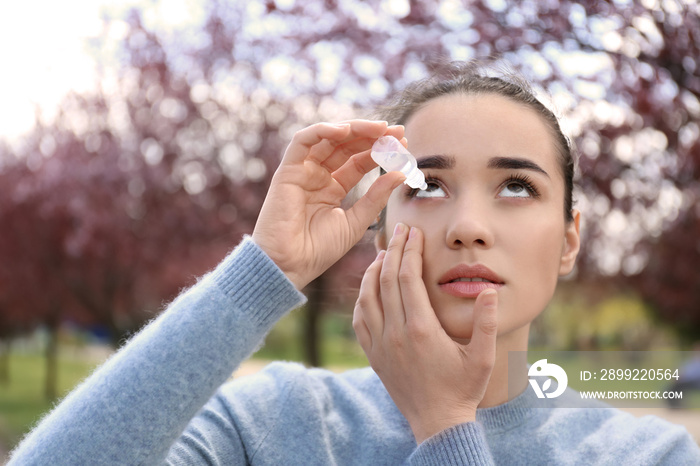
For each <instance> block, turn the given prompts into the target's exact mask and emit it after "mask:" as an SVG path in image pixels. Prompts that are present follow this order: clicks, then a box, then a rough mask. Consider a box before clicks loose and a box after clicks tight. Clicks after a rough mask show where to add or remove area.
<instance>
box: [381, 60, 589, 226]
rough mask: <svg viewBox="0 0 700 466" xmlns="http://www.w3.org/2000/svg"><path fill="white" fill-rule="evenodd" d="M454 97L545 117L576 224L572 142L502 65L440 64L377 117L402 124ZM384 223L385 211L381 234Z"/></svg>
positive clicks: (566, 214)
mask: <svg viewBox="0 0 700 466" xmlns="http://www.w3.org/2000/svg"><path fill="white" fill-rule="evenodd" d="M494 74H496V75H495V76H494ZM451 94H463V95H490V94H491V95H500V96H503V97H505V98H507V99H510V100H512V101H513V102H516V103H520V104H522V105H525V106H526V107H528V108H530V109H532V110H534V111H535V112H536V113H537V114H538V115H540V116H541V117H542V119H543V120H544V122H545V123H546V124H547V126H548V127H549V129H550V131H551V133H552V136H553V137H554V141H555V144H556V149H557V152H558V153H559V164H560V167H561V170H562V175H563V176H564V219H565V220H566V222H567V223H568V222H571V221H573V214H572V209H573V187H574V170H575V160H574V156H573V149H572V144H571V141H570V140H569V138H568V137H566V136H565V135H564V133H563V132H562V130H561V127H560V126H559V120H558V119H557V117H556V116H555V115H554V113H553V112H552V111H551V110H550V109H548V108H547V107H546V106H545V105H544V104H543V103H542V102H540V100H538V99H537V97H535V92H534V90H533V89H532V86H530V84H529V83H528V82H527V81H526V80H525V79H524V78H522V77H520V76H519V75H517V74H516V73H515V72H513V71H511V70H508V69H507V68H506V67H505V66H504V65H503V64H500V63H495V62H488V63H484V62H479V61H470V62H450V63H447V64H441V65H438V66H437V67H436V68H435V70H434V71H433V73H432V74H431V75H430V76H428V77H427V78H424V79H421V80H419V81H416V82H414V83H412V84H409V85H408V86H407V87H406V88H405V89H404V90H403V91H402V92H400V93H399V94H397V95H396V96H394V98H393V99H392V100H390V101H389V103H388V104H386V105H384V106H382V107H380V108H379V109H377V112H376V113H377V115H376V116H377V118H378V119H381V120H386V121H388V122H389V124H390V125H403V124H406V122H407V121H408V119H409V118H410V117H411V116H412V115H413V114H414V113H415V112H416V111H418V110H419V109H420V108H421V107H423V106H424V105H425V104H426V103H428V102H429V101H431V100H433V99H436V98H438V97H442V96H445V95H451ZM385 220H386V209H385V210H383V211H382V213H381V214H380V217H379V219H378V222H377V225H375V226H374V229H378V230H380V231H382V230H383V229H384V224H385Z"/></svg>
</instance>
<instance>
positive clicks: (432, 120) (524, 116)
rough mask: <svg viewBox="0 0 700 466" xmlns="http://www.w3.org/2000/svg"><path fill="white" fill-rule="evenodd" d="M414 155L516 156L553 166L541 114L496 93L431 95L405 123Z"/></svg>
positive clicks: (554, 159) (551, 144)
mask: <svg viewBox="0 0 700 466" xmlns="http://www.w3.org/2000/svg"><path fill="white" fill-rule="evenodd" d="M405 126H406V138H407V139H408V148H409V150H410V151H411V152H412V153H413V154H414V155H415V156H416V157H419V158H420V157H421V156H426V155H435V154H442V155H451V156H454V157H456V158H457V160H458V161H459V159H460V158H462V157H463V156H465V155H466V156H470V157H474V156H479V155H482V156H484V157H494V156H495V157H499V156H505V157H509V156H519V157H527V158H532V159H534V160H536V161H537V162H538V163H540V164H542V165H546V166H547V167H549V168H550V169H556V167H557V166H558V164H557V152H556V145H555V144H556V143H555V140H554V137H553V136H552V133H551V130H550V128H549V127H548V126H547V124H546V123H545V121H544V120H543V118H542V117H541V116H540V115H538V114H537V113H536V112H535V111H534V110H532V109H531V108H529V107H527V106H525V105H524V104H521V103H517V102H514V101H512V100H510V99H507V98H505V97H502V96H499V95H489V94H487V95H463V94H453V95H447V96H442V97H439V98H436V99H433V100H431V101H429V102H428V103H426V104H425V105H424V106H422V107H421V108H420V109H418V110H417V111H416V112H415V113H414V114H413V115H412V116H411V117H410V118H409V119H408V121H407V122H406V125H405Z"/></svg>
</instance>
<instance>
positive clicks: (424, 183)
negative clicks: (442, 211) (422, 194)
mask: <svg viewBox="0 0 700 466" xmlns="http://www.w3.org/2000/svg"><path fill="white" fill-rule="evenodd" d="M418 189H420V190H421V191H425V190H426V189H428V183H426V182H425V181H424V182H423V184H422V185H420V186H419V187H418Z"/></svg>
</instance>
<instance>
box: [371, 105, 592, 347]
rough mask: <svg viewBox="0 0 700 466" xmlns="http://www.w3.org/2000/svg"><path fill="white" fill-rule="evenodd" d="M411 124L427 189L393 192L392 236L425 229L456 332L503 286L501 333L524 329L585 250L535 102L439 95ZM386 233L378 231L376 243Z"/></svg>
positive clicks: (426, 274) (434, 285)
mask: <svg viewBox="0 0 700 466" xmlns="http://www.w3.org/2000/svg"><path fill="white" fill-rule="evenodd" d="M405 126H406V138H407V139H408V149H409V150H410V151H411V153H413V155H415V156H416V158H417V159H418V164H419V167H420V168H421V169H422V171H423V173H425V175H426V181H427V182H428V190H427V191H415V190H412V189H411V188H409V187H408V186H406V185H402V186H401V187H399V188H397V189H396V190H395V191H394V192H393V193H392V195H391V198H390V199H389V202H388V204H387V211H386V229H385V232H386V236H390V235H391V234H392V232H393V231H394V227H395V225H396V224H397V223H398V222H401V223H404V224H406V225H409V226H415V227H418V228H420V229H421V230H422V231H423V233H424V237H425V244H424V253H423V280H424V282H425V286H426V288H427V291H428V296H429V298H430V302H431V303H432V305H433V308H434V310H435V312H436V314H437V316H438V319H439V320H440V323H441V324H442V326H443V328H444V329H445V331H446V332H447V334H448V335H450V336H451V337H452V338H454V339H468V338H471V334H472V321H473V319H472V312H473V307H474V302H475V300H476V295H477V294H478V293H479V292H480V291H481V290H483V289H484V288H485V287H494V288H496V289H497V290H498V298H499V305H498V307H499V322H498V328H499V330H498V332H499V336H502V335H505V334H508V333H510V332H513V331H514V330H517V329H522V328H524V327H526V326H527V325H528V324H529V323H530V322H531V321H532V320H533V319H534V318H535V317H536V316H537V315H538V314H539V313H540V312H541V311H542V310H543V309H544V308H545V306H546V305H547V303H548V302H549V301H550V299H551V297H552V295H553V293H554V288H555V286H556V283H557V278H558V276H559V275H563V274H567V273H569V272H570V271H571V269H572V268H573V265H574V261H575V259H576V255H577V253H578V249H579V234H578V213H576V214H575V221H574V222H570V223H568V224H567V222H565V220H564V208H563V206H564V179H563V175H562V172H561V169H560V168H559V162H558V155H557V152H556V149H555V145H554V138H553V137H552V135H551V134H550V130H549V129H548V127H547V126H546V125H545V123H544V121H543V120H542V118H541V117H540V116H539V115H537V114H536V113H535V112H534V111H533V110H531V109H529V108H528V107H526V106H524V105H522V104H518V103H515V102H513V101H511V100H508V99H506V98H504V97H501V96H498V95H481V96H465V95H460V94H457V95H448V96H443V97H439V98H437V99H434V100H432V101H430V102H429V103H427V104H426V105H425V106H423V107H421V108H420V109H419V110H418V111H416V112H415V113H414V114H413V115H412V116H411V117H410V118H409V120H408V122H407V124H406V125H405ZM387 240H388V238H386V237H381V236H380V237H378V247H380V248H385V247H386V242H388V241H387ZM482 280H486V281H482Z"/></svg>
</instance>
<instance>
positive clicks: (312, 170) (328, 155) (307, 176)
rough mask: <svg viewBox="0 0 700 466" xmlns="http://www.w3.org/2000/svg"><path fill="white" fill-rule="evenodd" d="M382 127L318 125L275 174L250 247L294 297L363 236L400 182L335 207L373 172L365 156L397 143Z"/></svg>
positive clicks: (391, 176) (298, 140)
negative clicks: (382, 141)
mask: <svg viewBox="0 0 700 466" xmlns="http://www.w3.org/2000/svg"><path fill="white" fill-rule="evenodd" d="M403 131H404V130H403V127H402V126H392V127H387V123H386V122H385V121H368V120H351V121H348V122H345V123H341V124H329V123H318V124H315V125H313V126H309V127H308V128H305V129H303V130H301V131H299V132H297V133H296V134H295V135H294V137H293V138H292V141H291V143H290V144H289V146H288V147H287V150H286V152H285V154H284V157H283V158H282V162H281V164H280V166H279V168H278V169H277V171H276V172H275V174H274V176H273V178H272V183H271V185H270V190H269V191H268V193H267V196H266V197H265V202H264V203H263V207H262V209H261V211H260V215H259V217H258V220H257V222H256V224H255V229H254V231H253V241H255V243H256V244H257V245H258V246H259V247H260V248H261V249H262V250H263V251H265V253H266V254H267V255H268V256H269V257H270V258H271V259H272V260H273V261H274V262H275V264H277V266H278V267H280V269H282V271H283V272H284V273H285V274H286V275H287V277H288V278H289V279H290V280H291V281H292V283H294V285H295V286H296V287H297V289H299V290H301V289H302V288H304V287H305V286H306V285H307V284H308V283H309V282H311V281H312V280H313V279H315V278H316V277H318V276H319V275H321V274H322V273H323V272H324V271H325V270H326V269H328V268H329V267H330V266H331V265H333V264H334V263H335V262H336V261H337V260H338V259H340V258H341V257H342V256H343V255H344V254H345V253H346V252H348V251H349V250H350V248H352V247H353V246H354V245H355V244H356V243H357V242H358V241H359V240H360V239H361V238H362V236H363V235H364V233H365V231H366V230H367V228H368V227H369V225H370V224H371V223H372V221H374V220H375V219H376V217H377V215H379V212H381V210H382V209H383V208H384V206H385V205H386V203H387V201H388V199H389V196H390V195H391V192H392V191H393V190H394V189H395V188H396V187H397V186H398V185H399V184H401V183H402V182H403V180H404V179H405V176H404V175H403V174H402V173H400V172H390V173H387V174H385V175H382V176H381V177H379V179H377V180H376V181H375V182H374V183H373V184H372V186H371V187H370V188H369V190H368V192H367V193H366V194H365V195H364V196H362V198H360V199H359V200H358V201H357V202H356V203H355V204H354V205H353V206H352V207H351V208H349V209H347V210H345V209H343V208H342V207H341V202H342V200H343V199H344V198H345V196H346V195H347V193H348V192H349V191H350V189H351V188H352V187H354V186H355V185H356V184H357V183H358V182H359V181H360V180H361V179H362V177H363V176H364V175H365V174H366V173H368V172H369V171H370V170H372V169H373V168H375V167H376V166H377V164H376V163H375V162H374V161H373V160H372V158H371V156H370V150H371V147H372V144H373V143H374V141H376V140H377V138H379V137H381V136H384V135H391V136H394V137H396V138H397V139H399V140H400V139H402V138H403Z"/></svg>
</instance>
